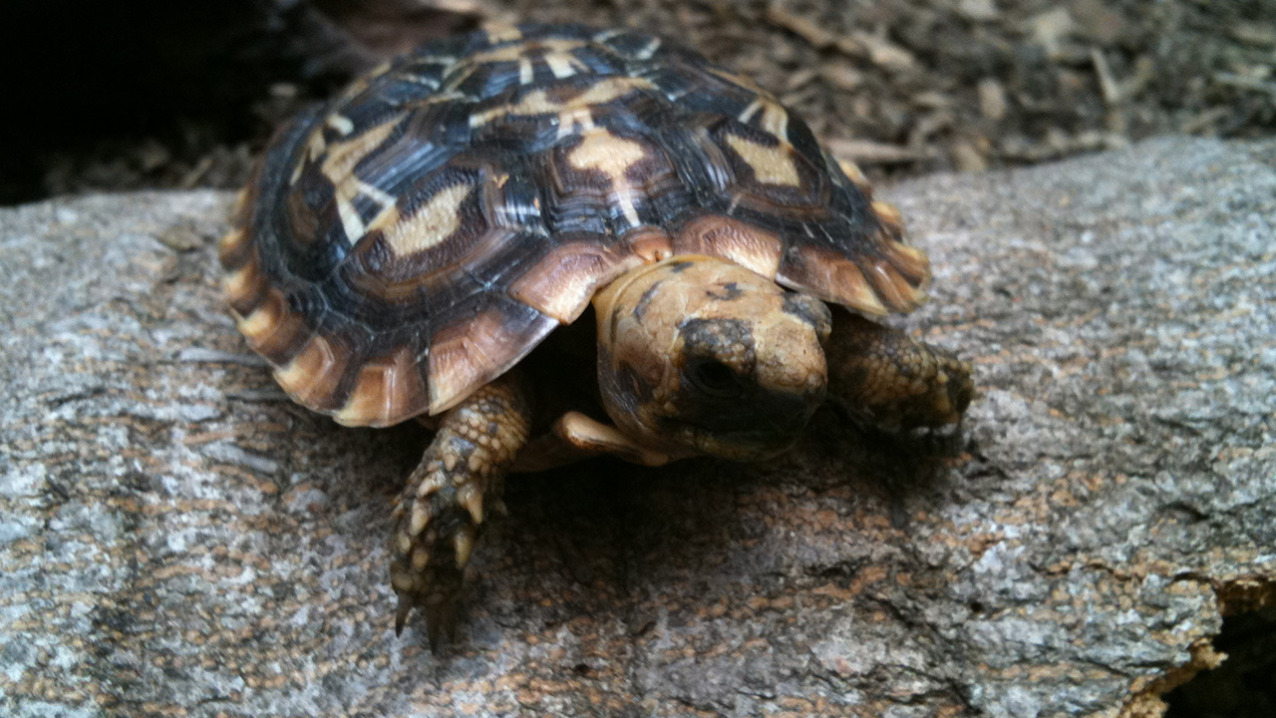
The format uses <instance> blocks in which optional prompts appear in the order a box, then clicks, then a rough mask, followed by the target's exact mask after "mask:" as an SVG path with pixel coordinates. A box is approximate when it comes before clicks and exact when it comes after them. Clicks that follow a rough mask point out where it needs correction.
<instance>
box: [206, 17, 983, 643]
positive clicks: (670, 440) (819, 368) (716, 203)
mask: <svg viewBox="0 0 1276 718" xmlns="http://www.w3.org/2000/svg"><path fill="white" fill-rule="evenodd" d="M220 257H221V263H222V265H223V267H224V269H225V275H224V282H223V283H224V290H225V294H226V296H227V298H228V301H229V304H230V307H231V309H232V312H233V314H234V317H235V319H236V321H237V325H238V328H239V330H240V331H241V332H242V333H243V335H244V336H245V337H246V339H247V342H248V344H249V345H250V346H251V347H252V348H253V349H254V350H256V351H257V352H258V353H260V354H261V355H262V356H263V357H265V359H266V360H267V361H268V362H269V363H270V364H271V365H272V366H273V368H274V376H275V379H276V380H278V383H279V385H280V386H281V387H282V388H283V389H284V390H285V391H286V392H287V393H288V394H289V395H290V396H291V397H292V398H293V399H294V400H295V401H296V402H298V403H300V404H302V405H304V406H306V407H309V408H310V409H313V410H315V411H317V412H322V413H325V414H329V415H331V416H332V417H333V418H334V419H335V420H336V421H337V422H339V423H341V424H346V425H352V426H388V425H392V424H396V423H399V422H402V421H405V420H408V419H412V418H414V417H415V418H418V419H420V420H422V421H423V422H425V423H426V424H427V425H428V426H431V427H433V428H434V429H435V433H434V435H433V439H432V441H431V443H430V444H429V445H428V447H427V448H426V449H425V453H424V456H423V458H422V460H421V462H420V465H419V466H418V468H417V469H416V470H415V471H413V472H412V474H411V475H410V477H409V478H408V480H407V482H406V487H405V489H404V490H403V493H402V495H401V497H400V498H399V500H398V502H397V504H396V507H395V517H396V528H395V529H394V534H393V538H392V540H391V546H390V550H391V554H392V565H391V582H392V585H393V587H394V590H395V591H396V593H397V594H398V597H399V607H398V611H397V615H396V619H395V628H396V631H397V632H401V631H402V629H403V626H404V623H405V621H406V619H407V618H408V616H409V614H410V612H411V611H412V610H413V609H414V608H421V609H423V612H424V613H425V615H426V624H427V631H428V632H429V634H430V637H431V640H432V641H437V640H438V636H439V635H440V633H439V632H440V630H441V629H443V628H446V629H447V630H448V631H450V630H451V626H452V625H454V608H455V606H456V602H457V598H458V594H459V592H460V589H461V585H462V577H463V569H464V567H465V566H466V564H467V562H468V561H469V559H470V555H471V551H472V550H473V547H474V543H475V540H476V539H477V538H478V537H479V534H480V532H481V531H482V529H483V528H484V526H485V524H486V522H487V521H488V518H489V514H491V513H492V511H491V508H492V507H497V506H501V503H500V495H501V488H502V485H503V480H504V476H505V475H506V473H508V472H515V471H539V470H543V469H547V468H550V467H553V466H558V465H561V464H565V463H567V462H570V461H575V460H579V459H583V458H587V457H591V456H599V455H611V456H615V457H619V458H620V459H623V460H625V461H629V462H635V463H638V464H644V465H648V466H656V465H661V464H664V463H667V462H670V461H674V460H677V459H682V458H685V457H691V456H701V455H711V456H717V457H723V458H726V459H732V460H739V461H756V460H762V459H766V458H769V457H773V456H776V455H778V454H780V453H782V452H784V451H785V450H787V449H788V448H790V447H791V446H792V445H793V444H794V443H795V441H796V440H797V439H798V437H799V435H800V434H801V433H802V431H803V429H804V427H805V426H806V424H807V422H808V420H809V419H810V417H811V416H812V414H813V412H815V410H816V409H817V408H818V407H819V406H820V405H821V404H822V403H824V402H825V401H833V402H836V403H838V404H840V405H842V406H844V407H849V408H850V409H851V410H852V412H853V414H852V416H858V417H863V418H865V419H866V420H869V421H871V422H874V423H875V424H877V425H879V426H881V427H884V428H886V429H887V430H892V431H901V430H907V429H914V428H919V427H942V426H944V425H947V424H955V423H957V422H958V421H959V419H960V418H961V415H962V412H963V411H964V410H965V409H966V407H967V405H968V404H969V403H970V401H971V398H972V396H973V392H974V389H973V383H972V380H971V378H970V375H971V369H970V366H969V364H968V363H966V362H963V361H961V360H959V359H958V358H957V357H956V356H954V355H953V354H950V353H948V352H946V351H943V350H941V349H938V348H935V347H932V346H929V345H927V344H924V343H921V342H919V341H915V340H913V339H911V338H910V337H908V336H907V335H905V334H904V333H902V332H900V331H897V330H894V329H891V328H888V327H886V326H883V325H881V324H878V323H877V322H875V321H873V320H871V319H870V318H869V317H880V316H883V315H886V314H888V313H892V312H895V313H904V312H908V311H911V310H913V309H914V308H916V307H917V306H918V305H919V304H920V303H922V301H923V300H924V299H925V289H926V287H927V285H928V282H929V279H930V267H929V263H928V260H927V258H926V255H925V254H924V253H923V252H922V251H921V250H919V249H917V248H915V247H912V246H909V245H907V244H905V243H904V241H903V228H902V225H901V221H900V216H899V213H898V212H897V211H896V210H895V209H894V208H893V207H891V206H890V205H887V204H885V203H883V202H880V201H874V200H873V199H872V189H871V187H870V186H869V184H868V182H867V181H866V180H865V177H864V175H863V173H862V172H860V171H859V170H858V169H857V168H856V167H855V166H854V165H852V164H850V163H840V162H838V161H836V160H835V159H834V158H833V157H832V156H830V155H829V153H828V152H827V151H825V150H824V149H822V148H821V146H820V144H819V143H818V142H817V141H816V139H815V137H814V136H813V134H812V132H811V130H810V129H809V127H808V126H807V125H806V124H805V123H804V122H803V121H802V120H801V119H799V118H798V117H797V116H796V115H795V114H794V113H793V112H791V111H790V110H788V109H787V108H785V107H784V106H783V105H782V104H781V103H780V102H779V101H778V100H777V99H776V97H775V96H774V95H772V94H770V93H769V92H767V91H765V90H763V89H761V88H760V87H758V86H757V85H756V84H754V83H753V82H751V81H750V80H748V79H746V78H744V77H741V76H738V75H735V74H732V73H731V72H729V71H727V70H725V69H723V68H721V67H718V66H716V65H714V64H711V63H710V62H708V61H707V60H706V59H705V58H704V57H702V56H701V55H699V54H697V53H696V52H694V51H692V50H689V49H687V48H685V47H681V46H679V45H677V44H675V43H673V42H669V41H667V40H664V39H662V38H660V37H657V36H655V35H650V34H645V33H641V32H634V31H629V30H597V29H592V28H589V27H585V26H580V25H520V26H512V25H501V26H496V25H493V26H488V27H486V28H484V29H482V30H479V31H476V32H474V33H472V34H469V35H465V36H459V37H454V38H449V39H445V40H442V41H437V42H434V43H431V44H427V45H425V46H423V47H421V48H420V49H418V50H416V51H414V52H411V53H409V54H407V55H404V56H402V57H400V58H398V59H396V60H394V61H392V62H388V63H386V64H384V65H383V66H381V67H379V68H377V69H376V70H374V71H373V72H371V73H370V74H368V75H367V76H365V77H362V78H360V79H358V80H357V81H355V82H354V83H353V84H352V85H351V86H350V87H349V88H348V89H346V90H345V91H344V92H342V93H341V94H340V95H339V96H337V97H336V98H335V99H333V100H331V101H330V102H328V103H327V104H326V105H324V106H322V107H318V108H314V109H311V110H309V111H306V112H303V113H302V114H301V115H300V116H299V117H297V118H296V119H295V120H293V121H292V122H291V123H289V124H287V125H286V126H285V127H283V128H282V129H281V130H280V131H279V132H278V133H277V135H276V136H275V138H274V139H273V140H272V141H271V143H270V145H269V147H268V149H267V150H266V152H265V153H264V156H263V158H262V160H261V161H260V163H259V164H258V166H257V169H256V170H255V174H254V177H253V179H252V180H251V182H250V183H249V185H248V186H247V188H246V189H245V190H244V192H242V193H241V195H240V200H239V202H238V207H237V209H236V210H235V213H234V218H233V229H232V230H231V232H230V233H229V234H228V235H227V236H226V237H225V238H224V239H223V240H222V242H221V245H220ZM586 315H592V316H586ZM560 328H561V329H560ZM556 330H557V331H556ZM551 333H552V336H551ZM547 338H548V340H547ZM538 346H539V347H540V348H539V349H538ZM534 349H535V350H536V351H533V350H534ZM595 376H596V380H595V378H594V377H595Z"/></svg>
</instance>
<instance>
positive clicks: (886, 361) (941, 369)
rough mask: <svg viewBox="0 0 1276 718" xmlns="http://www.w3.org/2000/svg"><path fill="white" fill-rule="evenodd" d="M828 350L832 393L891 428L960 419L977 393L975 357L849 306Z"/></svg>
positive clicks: (839, 315)
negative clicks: (955, 352) (972, 362)
mask: <svg viewBox="0 0 1276 718" xmlns="http://www.w3.org/2000/svg"><path fill="white" fill-rule="evenodd" d="M833 317H834V318H833V333H832V335H831V336H830V338H829V343H828V347H826V350H825V353H826V355H827V357H828V366H829V395H830V396H831V397H834V398H836V399H837V400H840V401H841V402H842V403H843V404H844V405H845V406H846V408H847V409H849V410H850V411H851V412H853V413H856V414H860V415H867V418H869V419H870V420H871V421H872V422H873V423H874V424H876V425H878V426H880V427H882V428H884V429H890V430H896V431H898V430H906V429H912V428H914V427H918V426H931V427H934V426H940V425H942V424H955V423H957V422H958V421H960V420H961V415H962V412H964V411H965V410H966V407H967V406H968V405H969V404H970V400H971V399H972V398H974V395H975V384H974V382H973V381H972V380H971V378H970V372H971V367H970V363H969V362H964V361H961V360H960V359H958V358H957V357H956V356H954V355H953V354H951V353H949V352H946V351H944V350H943V349H939V348H938V347H933V346H930V345H929V344H925V343H922V342H919V341H917V340H915V339H913V338H911V337H909V336H908V335H906V334H904V333H903V332H900V331H897V330H895V329H891V328H889V327H884V326H882V325H880V324H877V323H875V322H871V321H869V320H867V319H864V318H863V317H861V316H859V315H857V314H851V313H849V312H845V311H835V312H834V313H833Z"/></svg>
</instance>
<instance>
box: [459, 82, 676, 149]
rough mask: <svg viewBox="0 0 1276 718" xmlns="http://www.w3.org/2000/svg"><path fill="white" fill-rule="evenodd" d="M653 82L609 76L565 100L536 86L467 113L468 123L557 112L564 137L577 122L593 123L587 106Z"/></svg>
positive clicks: (587, 125) (648, 86)
mask: <svg viewBox="0 0 1276 718" xmlns="http://www.w3.org/2000/svg"><path fill="white" fill-rule="evenodd" d="M652 89H655V85H652V84H651V83H650V82H648V81H646V80H644V79H642V78H638V77H609V78H607V79H605V80H600V81H598V82H595V83H594V84H593V85H591V86H590V88H589V89H588V90H585V91H584V92H582V93H580V94H579V95H577V96H575V97H573V98H571V99H570V100H567V101H565V102H559V101H557V100H553V99H550V97H549V93H548V92H546V91H545V90H535V91H533V92H529V93H527V95H526V96H525V97H524V98H523V99H522V100H521V101H519V102H518V103H517V104H513V105H502V106H500V107H493V108H492V109H490V110H488V111H486V112H479V113H476V114H474V115H473V116H472V117H470V127H482V126H483V125H485V124H487V123H488V122H491V121H492V120H495V119H499V118H501V117H508V116H515V117H530V116H534V115H548V114H551V113H558V136H559V138H562V137H566V136H568V135H570V134H571V133H572V131H573V130H574V129H575V127H576V125H578V124H579V125H580V126H581V127H582V128H583V129H588V128H591V127H593V126H594V121H593V116H592V115H591V114H590V112H589V108H590V107H592V106H593V105H600V104H603V103H607V102H612V101H614V100H617V99H619V98H621V97H624V96H625V95H628V94H629V93H631V92H634V91H636V90H652Z"/></svg>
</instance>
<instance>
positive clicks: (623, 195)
mask: <svg viewBox="0 0 1276 718" xmlns="http://www.w3.org/2000/svg"><path fill="white" fill-rule="evenodd" d="M646 157H647V152H646V150H645V149H644V148H643V146H642V145H640V144H638V143H637V142H634V141H633V140H626V139H623V138H620V137H617V136H615V135H613V134H611V133H610V132H608V131H606V130H593V131H589V132H586V133H584V134H583V135H582V136H581V142H580V144H579V145H578V146H577V147H576V149H574V150H572V151H571V154H570V155H568V157H567V160H568V162H570V163H571V165H572V167H575V168H576V169H578V170H597V171H599V172H602V173H603V174H604V175H606V176H607V178H608V179H609V180H610V181H611V189H612V191H613V192H615V193H616V198H617V199H618V200H619V201H620V208H621V211H622V212H624V214H625V219H626V220H628V222H629V224H630V226H632V227H637V226H638V225H639V224H642V222H640V221H639V220H638V210H637V208H635V207H634V199H633V190H632V188H631V186H630V182H629V180H628V179H626V178H625V174H626V173H627V172H628V171H629V168H630V167H633V166H634V165H635V164H637V163H638V162H641V161H642V160H643V159H644V158H646Z"/></svg>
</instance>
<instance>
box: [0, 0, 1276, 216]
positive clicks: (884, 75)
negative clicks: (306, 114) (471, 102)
mask: <svg viewBox="0 0 1276 718" xmlns="http://www.w3.org/2000/svg"><path fill="white" fill-rule="evenodd" d="M489 19H500V20H507V21H511V20H512V21H519V20H538V21H555V20H575V21H585V22H589V23H593V24H597V25H623V26H630V27H635V28H641V29H646V30H652V29H656V30H659V29H660V28H676V29H677V30H676V36H677V39H679V40H681V41H682V42H684V43H686V44H689V45H692V46H694V47H695V48H697V49H698V50H700V51H701V52H703V53H704V54H706V55H707V56H708V57H709V58H710V59H712V60H714V61H716V62H719V63H721V64H723V65H726V66H727V67H729V68H731V69H733V70H737V71H740V72H743V73H745V74H748V75H751V76H753V77H754V78H755V79H756V80H758V82H759V83H760V84H761V85H762V86H764V87H766V88H768V89H770V90H772V91H774V92H776V93H777V94H779V95H780V96H781V98H782V99H783V100H784V101H785V102H786V103H787V104H789V105H790V106H791V107H793V108H795V109H796V110H797V111H798V112H799V113H800V114H801V115H802V116H803V117H804V118H805V119H806V120H807V122H808V123H809V124H810V125H811V126H812V128H813V129H814V130H815V131H816V133H817V134H818V135H820V136H821V137H822V138H824V139H825V140H826V141H827V142H828V143H829V144H830V145H831V147H832V149H833V151H834V153H835V154H837V155H839V156H841V157H845V158H850V159H854V160H855V161H857V162H859V163H860V164H861V166H863V167H864V168H865V169H866V170H867V171H868V173H869V174H870V176H873V177H875V178H876V179H878V180H881V179H883V178H888V177H902V176H909V175H916V174H921V173H927V172H934V171H939V170H957V171H981V170H984V169H987V168H995V167H1004V166H1013V165H1021V164H1026V163H1037V162H1042V161H1046V160H1051V159H1056V158H1061V157H1065V156H1068V155H1072V154H1076V153H1081V152H1090V151H1095V150H1101V149H1105V148H1114V147H1121V146H1124V145H1127V144H1129V143H1131V142H1135V141H1137V140H1139V139H1141V138H1144V137H1147V136H1150V135H1156V134H1165V133H1174V132H1177V133H1189V134H1197V135H1209V136H1218V137H1240V138H1244V137H1256V136H1262V135H1271V134H1272V133H1273V132H1274V131H1276V0H1227V1H1210V0H1116V1H1105V0H875V1H871V2H870V1H868V0H536V1H535V2H531V1H530V0H367V1H364V2H358V1H356V0H219V1H218V2H209V3H182V2H173V1H172V0H116V1H115V2H109V3H108V2H102V3H83V2H67V1H65V0H45V1H44V2H32V1H30V0H16V1H14V2H10V3H6V19H5V22H4V23H3V26H4V27H3V29H2V30H0V33H3V34H4V35H8V37H7V38H0V53H4V54H5V55H7V57H6V58H5V59H6V62H5V63H4V65H3V67H5V68H6V70H7V72H6V78H5V79H6V84H7V86H8V87H7V93H6V94H7V96H8V98H9V101H8V102H7V103H6V105H7V106H8V107H9V110H8V111H7V112H5V113H4V114H3V119H0V122H3V123H4V126H3V128H0V129H3V134H0V137H3V145H2V146H3V147H4V148H5V149H4V155H5V159H4V161H3V163H0V204H15V203H20V202H27V201H33V200H38V199H41V198H44V197H49V196H53V195H63V194H73V193H85V192H95V191H122V190H131V189H142V188H195V187H215V188H232V187H237V186H239V185H241V184H242V183H243V182H244V180H245V179H246V177H247V175H248V172H249V170H250V167H251V163H252V159H253V157H254V155H255V153H257V152H258V151H259V150H260V149H261V147H262V146H263V145H264V143H265V142H266V140H267V139H268V138H269V136H270V133H271V131H272V129H273V128H274V127H275V126H276V125H277V124H278V123H279V122H280V121H281V120H282V119H284V118H286V117H287V116H289V115H291V114H292V113H293V112H295V111H296V110H297V109H298V108H300V107H302V106H304V105H305V104H306V103H309V102H313V101H316V100H318V99H320V98H322V97H324V96H325V95H326V94H328V93H329V92H331V91H332V89H333V88H335V87H337V86H339V85H341V84H343V83H344V82H345V81H347V80H348V79H349V78H350V77H351V75H353V74H355V73H358V72H359V71H360V70H362V69H365V68H367V67H369V66H371V65H374V64H376V63H377V62H379V61H380V60H381V59H383V58H384V57H386V56H388V55H392V54H395V53H397V52H400V51H403V50H405V49H408V48H410V47H412V46H414V45H417V44H419V43H421V42H425V41H428V40H430V39H431V38H435V37H439V36H443V35H449V34H453V33H457V32H464V31H466V30H470V29H473V28H475V27H477V26H478V25H479V24H480V23H482V22H483V21H485V20H489Z"/></svg>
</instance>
